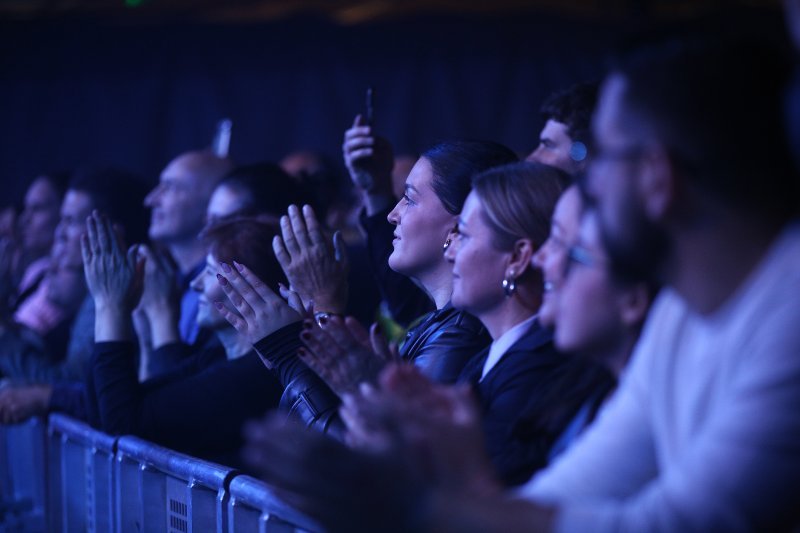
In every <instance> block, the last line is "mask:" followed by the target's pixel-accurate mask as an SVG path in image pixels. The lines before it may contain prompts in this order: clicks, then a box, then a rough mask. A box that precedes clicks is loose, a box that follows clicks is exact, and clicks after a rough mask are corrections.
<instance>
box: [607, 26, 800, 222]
mask: <svg viewBox="0 0 800 533" xmlns="http://www.w3.org/2000/svg"><path fill="white" fill-rule="evenodd" d="M612 72H613V73H616V74H618V75H620V76H621V78H622V79H623V80H624V87H625V88H624V94H623V97H622V98H623V116H624V119H625V120H628V121H629V123H632V124H637V125H638V126H639V127H640V128H642V129H643V130H644V131H649V132H651V133H652V134H654V136H655V137H656V138H657V139H658V141H659V142H661V143H663V145H664V146H665V147H666V149H667V151H668V152H669V155H670V158H671V159H672V163H673V164H674V165H675V166H676V167H677V168H678V169H679V171H681V172H682V173H683V174H685V175H687V176H688V177H689V178H690V181H691V182H692V183H694V184H695V185H697V186H698V187H700V188H702V189H704V190H705V191H706V192H708V193H711V194H713V195H714V196H717V197H719V198H722V199H723V200H724V201H726V202H728V203H730V204H734V205H737V206H739V207H741V208H744V209H747V210H756V211H758V212H761V213H763V214H770V215H773V216H776V217H777V218H778V219H780V220H785V219H786V217H787V216H791V214H792V212H793V211H794V210H795V206H796V205H797V199H798V194H797V193H798V181H797V179H796V177H795V176H794V175H793V170H792V164H791V155H790V151H789V149H788V145H787V142H786V139H785V137H784V129H783V123H782V118H783V115H782V102H783V100H782V96H783V91H784V87H785V85H786V82H787V80H788V75H789V63H788V61H786V58H785V57H784V56H783V55H782V54H781V53H780V51H779V50H776V49H773V48H772V47H771V46H768V45H766V44H765V43H762V42H758V41H754V40H752V39H744V38H736V37H729V36H722V37H720V36H717V37H709V36H701V37H691V38H684V39H681V40H672V41H668V42H666V43H662V44H660V45H658V46H651V47H648V48H645V49H643V50H640V51H638V52H635V53H633V54H629V55H628V56H627V57H623V58H622V59H621V60H620V61H618V63H617V65H616V67H615V69H614V70H613V71H612Z"/></svg>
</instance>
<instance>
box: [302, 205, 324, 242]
mask: <svg viewBox="0 0 800 533" xmlns="http://www.w3.org/2000/svg"><path fill="white" fill-rule="evenodd" d="M303 218H304V219H305V224H306V229H307V231H308V237H309V238H310V239H311V242H312V243H313V244H315V245H317V246H327V244H328V243H327V242H326V241H325V236H324V235H323V234H322V228H321V227H320V225H319V222H318V221H317V215H316V213H314V209H313V208H312V207H311V206H310V205H304V206H303Z"/></svg>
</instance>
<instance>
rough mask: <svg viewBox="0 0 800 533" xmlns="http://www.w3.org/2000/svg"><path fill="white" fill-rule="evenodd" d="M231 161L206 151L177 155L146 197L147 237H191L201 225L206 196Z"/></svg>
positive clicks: (176, 240) (172, 240)
mask: <svg viewBox="0 0 800 533" xmlns="http://www.w3.org/2000/svg"><path fill="white" fill-rule="evenodd" d="M232 169H233V163H232V162H231V161H230V160H228V159H223V158H220V157H217V156H216V155H214V154H213V153H211V152H208V151H198V152H187V153H184V154H181V155H179V156H178V157H176V158H175V159H173V160H172V161H170V163H169V164H168V165H167V166H166V168H165V169H164V171H163V172H162V173H161V178H160V180H159V183H158V185H157V186H156V188H155V189H153V190H152V191H151V192H150V194H148V195H147V198H146V199H145V205H146V206H147V207H149V208H151V209H152V216H151V219H150V229H149V235H150V238H151V239H152V240H154V241H159V242H162V243H164V244H166V245H170V244H177V243H182V242H191V241H194V240H195V239H196V237H197V234H198V233H199V232H200V230H201V229H202V228H203V224H204V222H205V212H206V207H207V206H208V200H209V198H210V197H211V193H212V191H213V190H214V187H215V186H216V184H217V183H219V181H220V180H221V179H222V178H223V177H224V176H225V175H226V174H227V173H228V172H230V171H231V170H232Z"/></svg>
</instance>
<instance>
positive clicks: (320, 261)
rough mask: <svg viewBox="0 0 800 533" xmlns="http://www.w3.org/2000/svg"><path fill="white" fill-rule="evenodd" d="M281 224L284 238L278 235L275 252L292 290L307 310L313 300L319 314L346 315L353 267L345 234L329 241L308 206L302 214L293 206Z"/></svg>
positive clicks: (275, 241)
mask: <svg viewBox="0 0 800 533" xmlns="http://www.w3.org/2000/svg"><path fill="white" fill-rule="evenodd" d="M280 224H281V234H282V236H283V238H281V237H278V236H277V235H276V236H275V238H274V239H273V240H272V249H273V250H274V251H275V257H276V258H277V259H278V262H279V263H280V265H281V268H282V269H283V272H284V273H285V274H286V278H287V279H288V280H289V285H290V288H291V289H292V290H294V291H295V292H297V294H299V295H300V298H301V299H302V300H303V303H304V307H308V305H309V303H310V302H312V301H313V302H314V308H315V309H316V310H318V311H325V312H328V313H338V314H342V313H344V311H345V306H346V305H347V272H348V270H349V265H348V263H347V255H346V252H345V248H344V242H343V241H342V238H341V234H340V233H339V232H336V234H335V235H334V237H333V240H331V239H329V238H327V237H326V236H325V235H324V233H323V231H322V228H321V227H320V225H319V222H318V221H317V217H316V215H315V214H314V210H313V209H311V206H308V205H305V206H303V210H302V212H301V211H300V209H299V208H298V207H297V206H295V205H291V206H289V214H288V216H283V217H281V221H280Z"/></svg>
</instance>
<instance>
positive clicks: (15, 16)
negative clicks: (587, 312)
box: [0, 0, 781, 25]
mask: <svg viewBox="0 0 800 533" xmlns="http://www.w3.org/2000/svg"><path fill="white" fill-rule="evenodd" d="M780 4H781V2H780V0H604V1H601V0H492V1H491V2H487V1H486V0H224V1H223V0H0V17H2V18H3V19H5V20H32V19H34V20H35V19H39V20H41V19H63V18H77V19H81V18H92V19H98V18H101V19H112V20H116V21H126V22H129V23H132V24H136V23H153V22H156V23H157V22H161V21H164V20H175V19H180V20H182V21H195V22H200V23H209V22H213V23H253V22H263V21H275V20H280V19H285V18H291V17H296V16H317V17H322V18H327V19H329V20H331V21H333V22H336V23H339V24H344V25H349V24H360V23H365V22H372V21H379V20H386V19H392V18H404V17H408V16H416V15H431V14H438V15H441V14H467V15H469V14H486V13H490V14H493V15H507V14H513V13H530V12H534V11H538V12H541V11H548V12H552V13H556V14H562V15H568V16H569V15H572V16H580V17H592V18H594V17H597V18H606V19H628V18H650V19H675V18H685V17H688V18H692V17H696V16H703V15H705V14H707V13H709V12H718V11H720V10H727V9H730V8H741V7H745V8H776V9H777V8H779V7H780Z"/></svg>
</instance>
